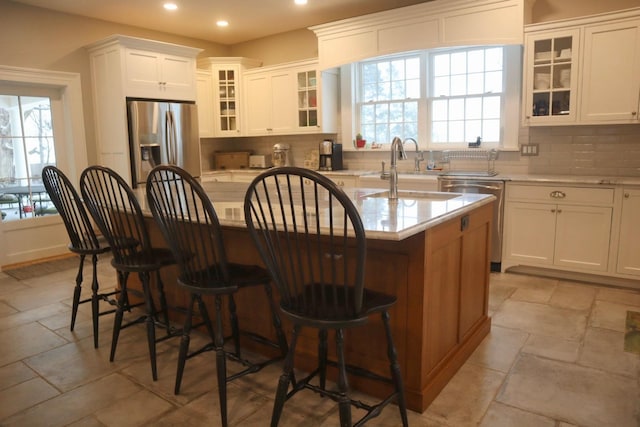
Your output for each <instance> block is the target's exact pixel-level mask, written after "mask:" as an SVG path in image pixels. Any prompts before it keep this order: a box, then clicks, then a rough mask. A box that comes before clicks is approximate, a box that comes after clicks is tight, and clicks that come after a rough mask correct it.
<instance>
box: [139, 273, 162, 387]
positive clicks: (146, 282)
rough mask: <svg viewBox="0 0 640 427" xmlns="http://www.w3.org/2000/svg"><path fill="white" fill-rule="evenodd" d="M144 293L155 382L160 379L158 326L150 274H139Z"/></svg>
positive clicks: (150, 355) (148, 341)
mask: <svg viewBox="0 0 640 427" xmlns="http://www.w3.org/2000/svg"><path fill="white" fill-rule="evenodd" d="M139 277H140V282H141V283H142V292H143V293H144V303H145V307H146V309H147V316H146V319H145V323H146V324H147V344H148V345H149V359H150V361H151V377H152V378H153V380H154V381H156V380H157V379H158V368H157V365H156V325H155V322H154V316H155V311H154V307H153V299H152V298H153V297H152V295H151V283H150V277H149V272H147V271H144V272H141V273H139Z"/></svg>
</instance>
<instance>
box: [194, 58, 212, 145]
mask: <svg viewBox="0 0 640 427" xmlns="http://www.w3.org/2000/svg"><path fill="white" fill-rule="evenodd" d="M196 87H197V97H196V104H197V105H198V127H199V131H200V138H210V137H213V136H214V129H213V85H212V79H211V74H210V73H209V72H208V71H204V70H198V72H197V76H196Z"/></svg>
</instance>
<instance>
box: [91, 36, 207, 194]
mask: <svg viewBox="0 0 640 427" xmlns="http://www.w3.org/2000/svg"><path fill="white" fill-rule="evenodd" d="M87 49H88V50H89V63H90V66H91V88H92V95H93V106H94V118H95V130H96V142H97V149H98V161H99V162H100V163H101V164H103V165H105V166H109V167H111V168H112V169H114V170H115V171H116V172H117V173H118V174H120V175H121V176H123V177H124V178H125V180H126V181H127V182H131V170H130V164H131V163H130V161H129V139H128V136H127V110H126V99H127V97H132V98H150V99H166V100H176V101H195V100H196V59H195V58H196V56H197V55H198V53H199V52H201V49H196V48H192V47H187V46H179V45H175V44H171V43H163V42H157V41H153V40H146V39H138V38H134V37H127V36H122V35H114V36H111V37H108V38H106V39H104V40H100V41H98V42H96V43H93V44H91V45H89V46H87Z"/></svg>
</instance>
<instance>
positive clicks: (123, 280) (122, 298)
mask: <svg viewBox="0 0 640 427" xmlns="http://www.w3.org/2000/svg"><path fill="white" fill-rule="evenodd" d="M128 279H129V273H127V272H122V271H118V281H119V282H120V295H119V296H118V306H117V307H116V314H115V317H114V318H113V336H112V337H111V354H110V355H109V361H110V362H113V360H114V359H115V357H116V347H117V346H118V337H119V336H120V329H121V328H122V318H123V317H124V311H125V310H130V307H129V296H128V293H127V280H128Z"/></svg>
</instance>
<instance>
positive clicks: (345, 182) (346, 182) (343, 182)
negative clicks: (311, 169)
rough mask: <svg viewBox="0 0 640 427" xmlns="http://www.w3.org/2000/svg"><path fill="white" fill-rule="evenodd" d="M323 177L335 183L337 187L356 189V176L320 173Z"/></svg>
mask: <svg viewBox="0 0 640 427" xmlns="http://www.w3.org/2000/svg"><path fill="white" fill-rule="evenodd" d="M322 174H323V175H324V176H326V177H327V178H329V179H330V180H331V181H333V182H335V183H336V184H337V185H338V186H339V187H348V188H353V187H358V177H357V176H356V175H347V174H344V173H331V172H322Z"/></svg>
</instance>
